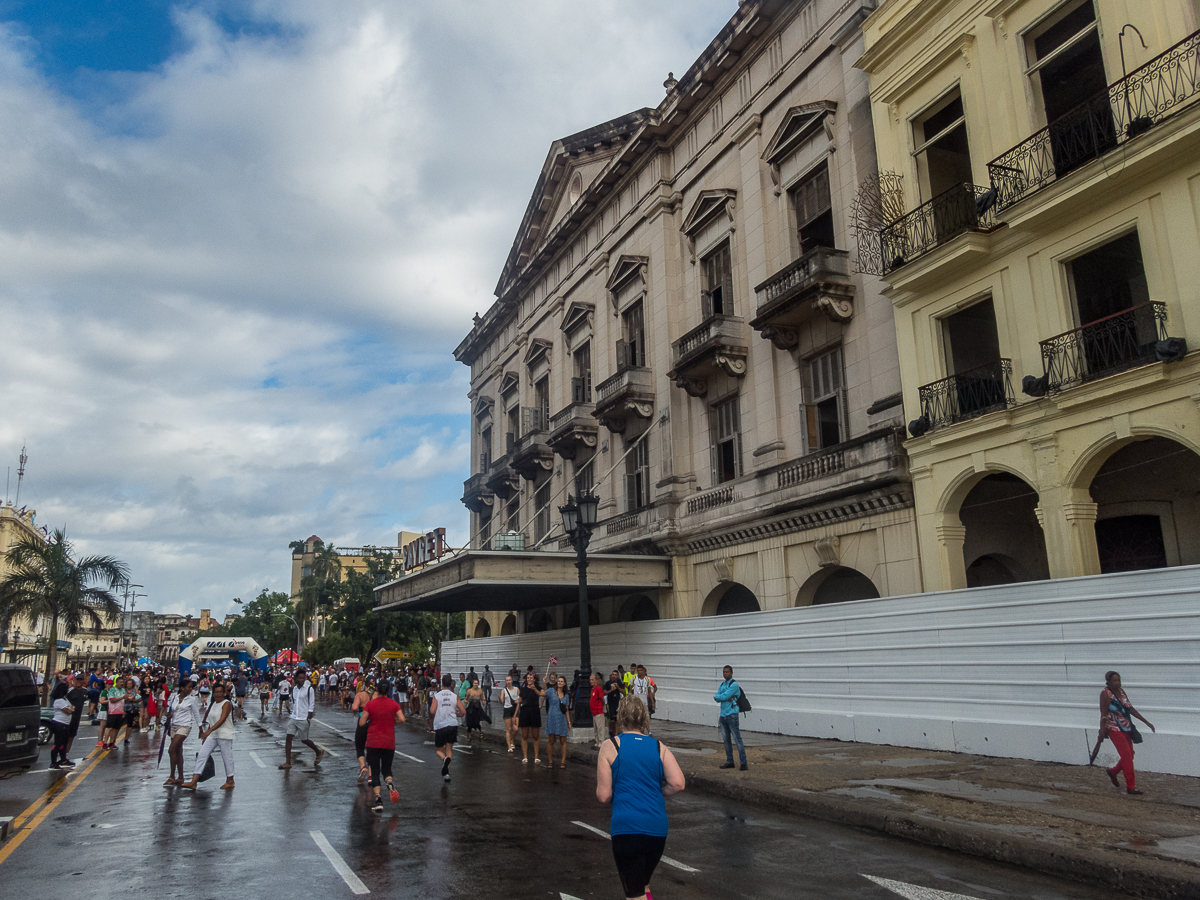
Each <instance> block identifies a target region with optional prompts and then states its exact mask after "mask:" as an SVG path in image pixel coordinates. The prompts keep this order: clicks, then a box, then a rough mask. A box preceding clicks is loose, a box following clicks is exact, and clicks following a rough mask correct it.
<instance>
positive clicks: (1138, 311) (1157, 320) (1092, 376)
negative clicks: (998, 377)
mask: <svg viewBox="0 0 1200 900" xmlns="http://www.w3.org/2000/svg"><path fill="white" fill-rule="evenodd" d="M1166 326H1167V306H1166V304H1165V303H1158V302H1150V303H1142V304H1139V305H1138V306H1133V307H1130V308H1129V309H1124V310H1121V311H1120V312H1118V313H1114V314H1113V315H1111V316H1105V317H1104V318H1103V319H1097V320H1096V321H1095V322H1089V323H1088V324H1087V325H1084V326H1083V327H1081V328H1076V329H1074V330H1073V331H1068V332H1066V333H1065V334H1060V335H1056V336H1055V337H1052V338H1049V339H1047V340H1044V341H1042V342H1041V347H1042V368H1043V371H1044V373H1045V374H1044V375H1043V376H1042V379H1041V380H1042V381H1043V383H1042V385H1041V388H1044V390H1042V389H1041V388H1039V387H1035V385H1036V380H1035V382H1034V385H1030V387H1034V390H1032V391H1031V390H1029V389H1028V388H1027V389H1026V393H1032V394H1033V395H1034V396H1038V395H1040V394H1041V393H1044V392H1050V393H1057V392H1058V391H1062V390H1065V389H1066V388H1069V387H1072V386H1073V385H1076V384H1082V383H1084V382H1087V381H1095V380H1096V379H1097V378H1103V377H1105V376H1106V375H1115V374H1116V373H1117V372H1123V371H1125V370H1126V369H1133V368H1136V367H1138V366H1145V365H1149V364H1150V363H1152V362H1156V361H1161V362H1170V361H1173V360H1174V359H1176V358H1178V357H1180V356H1182V355H1183V353H1184V352H1186V347H1185V346H1184V345H1183V342H1182V341H1181V340H1179V339H1170V338H1168V337H1167V331H1166ZM1175 342H1177V343H1175Z"/></svg>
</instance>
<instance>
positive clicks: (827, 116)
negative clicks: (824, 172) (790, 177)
mask: <svg viewBox="0 0 1200 900" xmlns="http://www.w3.org/2000/svg"><path fill="white" fill-rule="evenodd" d="M835 112H837V104H836V103H835V102H833V101H832V100H822V101H820V102H819V103H805V104H803V105H801V106H793V107H792V108H791V109H789V110H788V111H787V113H786V114H785V115H784V117H783V121H782V122H780V123H779V128H777V129H776V131H775V136H774V137H773V138H771V141H770V143H769V144H767V149H766V151H764V153H763V155H762V158H763V159H764V160H766V161H767V162H768V163H769V164H771V165H772V166H778V165H779V162H780V160H782V159H783V158H784V157H785V156H787V155H788V154H789V153H791V152H792V151H793V150H795V149H796V148H797V147H798V146H800V144H802V143H804V142H805V141H807V140H809V139H810V138H811V137H812V136H813V135H814V134H816V133H817V131H818V130H819V129H820V128H822V127H824V128H825V130H826V136H827V137H828V138H829V142H830V143H833V114H834V113H835Z"/></svg>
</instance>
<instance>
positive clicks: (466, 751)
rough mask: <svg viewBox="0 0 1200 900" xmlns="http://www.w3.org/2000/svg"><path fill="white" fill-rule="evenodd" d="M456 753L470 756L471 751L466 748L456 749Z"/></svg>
mask: <svg viewBox="0 0 1200 900" xmlns="http://www.w3.org/2000/svg"><path fill="white" fill-rule="evenodd" d="M454 752H455V753H468V754H469V753H470V752H471V751H470V750H468V749H467V748H466V747H455V748H454Z"/></svg>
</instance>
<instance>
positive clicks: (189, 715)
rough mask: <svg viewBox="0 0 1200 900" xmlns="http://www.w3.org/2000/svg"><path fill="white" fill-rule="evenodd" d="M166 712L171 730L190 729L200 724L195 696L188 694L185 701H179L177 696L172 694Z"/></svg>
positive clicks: (198, 708)
mask: <svg viewBox="0 0 1200 900" xmlns="http://www.w3.org/2000/svg"><path fill="white" fill-rule="evenodd" d="M167 710H168V715H169V716H170V719H171V727H172V728H190V727H192V726H193V725H199V724H200V707H199V705H198V704H197V702H196V695H195V694H188V695H187V699H181V698H180V696H179V694H172V695H171V702H170V703H169V704H168V705H167Z"/></svg>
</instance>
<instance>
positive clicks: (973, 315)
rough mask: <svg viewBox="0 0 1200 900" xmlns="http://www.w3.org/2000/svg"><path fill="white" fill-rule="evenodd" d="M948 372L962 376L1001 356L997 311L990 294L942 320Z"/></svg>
mask: <svg viewBox="0 0 1200 900" xmlns="http://www.w3.org/2000/svg"><path fill="white" fill-rule="evenodd" d="M942 335H943V337H944V339H945V340H944V343H945V346H946V371H947V372H948V373H949V374H951V375H961V374H962V373H964V372H969V371H970V370H972V369H978V368H979V367H980V366H986V365H987V364H989V363H993V362H995V361H996V360H998V359H999V358H1000V336H999V334H998V333H997V331H996V310H995V306H994V305H993V303H992V298H991V297H988V298H987V299H986V300H982V301H980V302H979V303H974V304H972V305H971V306H968V307H967V308H966V309H962V310H959V311H958V312H956V313H955V314H954V315H952V316H947V317H946V318H945V319H943V320H942Z"/></svg>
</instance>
